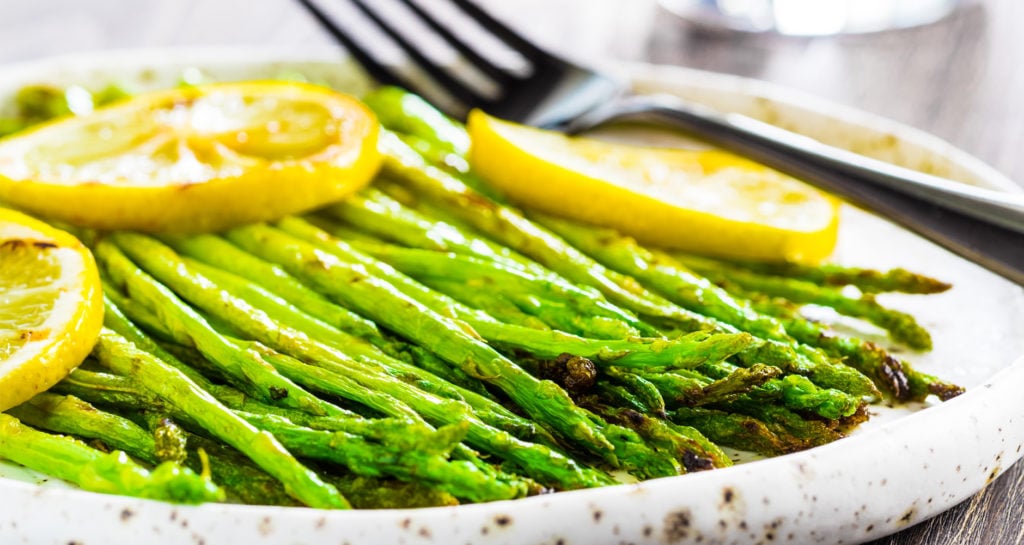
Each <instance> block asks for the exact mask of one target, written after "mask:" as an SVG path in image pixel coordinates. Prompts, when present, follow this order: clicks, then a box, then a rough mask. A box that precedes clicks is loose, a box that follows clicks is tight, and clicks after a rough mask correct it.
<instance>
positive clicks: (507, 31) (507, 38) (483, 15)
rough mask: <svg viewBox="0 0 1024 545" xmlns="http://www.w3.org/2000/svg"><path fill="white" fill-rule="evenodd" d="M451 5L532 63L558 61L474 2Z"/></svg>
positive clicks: (461, 0) (459, 1)
mask: <svg viewBox="0 0 1024 545" xmlns="http://www.w3.org/2000/svg"><path fill="white" fill-rule="evenodd" d="M451 3H453V4H455V5H456V6H459V8H461V9H462V11H463V12H464V13H465V14H466V15H468V16H469V17H470V18H471V19H473V20H475V21H476V22H477V24H479V25H480V26H482V27H484V28H485V29H486V30H488V31H490V33H491V34H494V35H495V36H497V37H498V38H500V39H501V41H503V42H505V44H506V45H508V46H509V47H511V48H512V49H514V50H516V51H517V52H518V53H519V54H520V55H522V56H524V57H526V58H527V59H529V60H530V61H532V62H534V63H536V62H545V61H546V62H551V61H555V60H556V59H555V58H554V57H553V56H551V54H550V53H548V52H547V51H544V50H543V49H541V48H539V47H537V46H536V45H533V43H532V42H530V40H527V39H526V38H524V37H523V36H522V35H521V34H519V33H518V32H516V31H514V30H512V29H511V28H509V27H508V26H505V24H504V23H502V22H501V21H499V20H497V19H495V18H494V16H492V15H491V14H490V13H487V12H486V11H484V10H483V9H482V8H480V7H479V6H477V5H476V3H474V2H473V1H472V0H451Z"/></svg>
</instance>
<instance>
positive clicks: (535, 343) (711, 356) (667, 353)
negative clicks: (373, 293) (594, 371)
mask: <svg viewBox="0 0 1024 545" xmlns="http://www.w3.org/2000/svg"><path fill="white" fill-rule="evenodd" d="M299 221H300V220H290V221H288V222H283V224H284V225H283V226H285V227H287V228H288V229H289V231H288V234H287V235H285V234H282V233H280V232H278V231H275V230H273V229H269V228H267V227H265V226H250V227H246V228H241V229H236V230H235V231H232V233H230V234H229V236H231V237H232V238H233V240H235V241H236V242H238V243H240V244H243V243H244V244H248V245H249V246H247V249H249V250H251V251H259V250H257V249H256V248H258V247H259V244H258V243H256V240H259V239H260V238H262V239H264V240H275V241H278V243H279V244H296V243H297V245H298V246H299V247H300V248H301V249H303V250H304V251H307V252H316V251H317V250H318V249H319V250H324V251H327V252H330V255H332V256H334V257H338V258H341V259H343V260H345V262H346V263H354V264H357V265H358V266H362V267H365V270H367V271H368V272H369V273H371V274H373V275H374V276H376V277H379V278H382V279H386V280H387V281H388V282H390V284H391V285H392V286H394V287H395V288H397V290H398V291H399V292H401V293H402V294H404V295H406V296H409V297H411V298H413V299H415V300H416V301H418V302H420V303H422V304H425V305H427V306H429V307H431V308H432V309H434V310H435V311H436V312H438V313H446V314H451V313H454V315H455V317H456V318H458V319H460V320H463V321H465V322H467V323H468V324H469V325H470V326H471V327H472V328H473V330H474V331H475V332H476V333H478V334H479V335H480V336H482V337H483V338H484V339H486V340H489V341H492V342H494V343H497V344H500V345H506V346H510V347H514V348H518V349H522V350H525V351H528V352H531V353H533V354H534V355H536V356H538V357H541V358H554V357H557V356H558V355H559V354H562V353H570V354H575V355H578V356H583V357H587V358H593V359H597V360H601V361H614V362H615V364H616V365H620V366H622V365H630V366H654V365H665V366H689V365H699V364H701V363H704V362H707V361H719V360H722V359H725V358H727V357H729V356H731V355H732V354H735V353H736V352H738V351H741V350H744V349H746V348H750V347H751V346H754V345H756V344H757V343H756V341H755V340H754V339H753V338H752V337H751V336H749V335H747V334H744V333H737V334H729V335H715V336H711V335H709V334H707V333H704V332H697V333H694V334H693V336H690V337H683V338H680V339H676V340H673V341H666V340H664V339H659V338H637V339H625V340H614V339H612V340H601V339H588V338H583V337H578V336H575V335H570V334H568V333H564V332H559V331H540V330H536V329H532V328H525V327H519V326H514V325H510V324H504V323H501V322H498V321H497V320H495V319H494V318H493V317H491V316H488V315H487V314H486V313H483V312H479V311H475V310H473V309H470V308H468V307H466V306H465V305H461V304H459V303H458V302H457V301H455V300H453V299H451V298H449V297H446V296H444V295H442V294H439V293H437V292H434V291H432V290H430V289H428V288H426V287H425V286H423V285H422V284H419V283H417V282H415V281H413V280H412V279H410V278H408V277H407V276H405V275H402V274H400V273H398V272H397V271H395V270H394V269H392V268H391V267H389V266H387V265H385V264H383V263H381V262H379V261H376V260H374V259H372V258H370V257H369V256H366V255H364V254H361V253H360V252H358V251H357V250H355V249H354V248H352V247H351V246H350V245H348V244H347V243H345V242H344V241H342V240H340V239H337V238H334V237H331V236H330V235H329V234H328V233H325V232H323V231H319V230H317V229H316V228H314V227H312V226H309V225H308V224H304V225H303V224H300V223H299ZM289 235H291V236H289ZM296 235H300V236H301V237H302V240H303V241H304V242H305V243H306V244H302V243H301V242H299V241H298V240H297V239H296V238H293V237H294V236H296ZM242 237H244V238H245V240H244V241H242V240H241V238H242Z"/></svg>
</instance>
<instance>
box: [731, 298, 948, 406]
mask: <svg viewBox="0 0 1024 545" xmlns="http://www.w3.org/2000/svg"><path fill="white" fill-rule="evenodd" d="M751 301H753V304H754V306H755V307H756V308H757V309H758V310H759V311H761V312H764V313H766V314H772V315H774V316H776V317H777V318H778V319H779V320H780V321H781V322H782V323H783V324H784V325H785V327H786V331H787V332H789V334H790V335H792V336H793V337H794V338H796V339H798V340H799V341H800V342H803V343H807V344H810V345H814V346H817V347H819V348H821V349H822V350H824V351H825V352H827V353H829V354H831V355H833V356H835V357H838V358H843V361H844V362H845V363H846V364H847V365H850V366H852V367H854V368H856V369H858V370H859V371H860V372H862V373H864V374H865V375H867V376H870V377H872V378H873V379H874V381H875V383H876V384H879V385H881V386H882V388H883V389H884V390H885V391H886V392H887V393H888V394H889V395H890V396H891V397H892V398H893V399H895V400H897V401H923V400H924V399H925V398H926V397H928V395H931V394H934V395H936V396H938V397H939V399H941V400H943V401H947V400H949V399H952V398H954V397H956V396H958V395H960V394H962V393H963V392H964V389H963V388H962V387H960V386H957V385H955V384H952V383H949V382H946V381H944V380H942V379H940V378H938V377H934V376H931V375H928V374H926V373H921V372H919V371H917V370H915V369H914V368H913V367H912V366H911V365H910V364H909V363H907V362H905V361H902V360H900V359H899V358H897V357H895V356H893V355H892V354H890V353H889V352H888V351H887V350H885V349H884V348H882V347H880V346H878V345H876V344H875V343H872V342H869V341H864V340H862V339H858V338H856V337H847V336H844V335H840V334H838V333H836V332H834V331H832V330H831V329H830V328H828V327H827V326H825V325H823V324H820V323H817V322H813V321H811V320H808V319H806V318H804V317H802V316H800V314H799V312H798V311H797V309H795V308H793V307H794V305H793V304H792V303H789V304H787V302H786V301H784V300H781V299H776V298H769V297H764V296H756V295H752V296H751Z"/></svg>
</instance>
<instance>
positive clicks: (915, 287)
mask: <svg viewBox="0 0 1024 545" xmlns="http://www.w3.org/2000/svg"><path fill="white" fill-rule="evenodd" d="M735 265H736V266H737V267H740V268H743V269H746V270H749V271H752V272H756V273H760V274H766V275H771V276H783V277H787V278H792V279H795V280H804V281H807V282H813V283H815V284H818V285H819V286H855V287H856V288H857V289H859V290H860V291H861V292H862V293H882V292H891V291H895V292H901V293H917V294H929V293H942V292H944V291H946V290H948V289H949V288H951V287H952V286H951V285H950V284H948V283H946V282H943V281H941V280H936V279H935V278H931V277H928V276H925V275H922V274H918V273H915V272H911V271H908V270H906V269H902V268H896V269H890V270H888V271H878V270H874V269H863V268H860V267H849V266H845V265H839V264H836V263H822V264H819V265H805V264H803V263H794V262H787V263H757V262H737V263H735Z"/></svg>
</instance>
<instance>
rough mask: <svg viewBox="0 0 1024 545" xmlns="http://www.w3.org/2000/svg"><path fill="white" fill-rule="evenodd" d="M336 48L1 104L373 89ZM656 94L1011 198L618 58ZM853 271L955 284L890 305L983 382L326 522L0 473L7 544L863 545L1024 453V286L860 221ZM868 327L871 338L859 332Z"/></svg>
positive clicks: (855, 226)
mask: <svg viewBox="0 0 1024 545" xmlns="http://www.w3.org/2000/svg"><path fill="white" fill-rule="evenodd" d="M337 59H338V54H337V53H334V52H328V53H320V54H316V55H308V56H305V57H302V58H294V57H293V58H282V57H281V56H280V55H277V56H275V55H273V54H264V53H254V52H252V51H237V50H236V51H224V50H190V51H174V52H169V51H136V52H117V53H105V54H99V55H88V56H77V57H73V58H60V59H53V60H46V61H41V62H34V63H30V64H25V65H19V66H10V67H6V68H3V69H0V103H4V102H6V99H8V98H9V97H10V95H11V93H13V92H14V90H16V89H17V88H19V87H20V86H22V85H24V84H27V83H36V82H49V83H55V84H59V85H68V84H81V85H84V86H86V87H89V86H100V85H103V84H105V83H107V82H110V81H121V82H127V83H130V84H132V85H136V86H139V87H160V86H167V85H172V84H174V83H175V82H176V81H177V80H178V79H179V78H180V75H181V73H182V71H183V70H184V69H186V68H188V67H195V68H198V69H200V70H202V71H204V72H206V73H207V74H209V75H211V76H213V77H214V78H216V79H221V80H231V79H249V78H260V77H273V76H276V75H278V74H280V73H281V72H282V71H285V70H288V71H299V72H303V73H305V74H307V75H309V76H310V77H312V78H314V79H317V80H323V81H326V82H329V83H331V84H334V85H336V86H338V87H342V88H348V89H350V90H352V91H354V92H359V91H360V90H361V89H363V88H364V87H365V82H364V81H363V80H362V79H361V78H359V77H358V76H357V75H355V72H354V71H353V70H351V67H345V66H342V65H341V64H340V63H339V62H338V61H337ZM611 69H612V70H615V71H617V72H619V73H621V74H623V75H624V76H626V77H628V78H630V79H632V80H633V81H634V82H635V84H636V87H637V88H638V89H641V90H645V91H662V92H671V93H676V94H679V95H681V96H684V97H686V98H688V99H691V100H695V101H699V102H704V103H707V104H709V105H711V106H714V107H718V108H722V109H726V110H730V111H738V112H743V113H746V114H748V115H752V116H754V117H758V118H761V119H763V120H766V121H769V122H772V123H776V124H779V125H781V126H783V127H786V128H789V129H792V130H795V131H798V132H802V133H805V134H808V135H810V136H812V137H814V138H817V139H819V140H823V141H825V142H828V143H831V144H834V145H838V146H842V147H846V148H849V149H852V150H855V151H859V152H861V153H865V154H868V155H871V156H875V157H878V158H881V159H885V160H889V161H892V162H895V163H899V164H901V165H904V166H908V167H911V168H917V169H921V170H925V171H928V172H932V173H935V174H939V175H945V176H948V177H951V178H954V179H957V180H960V181H963V182H966V183H972V184H978V185H983V186H988V187H995V188H1000V189H1006V190H1013V189H1015V188H1014V186H1013V184H1011V183H1010V182H1009V181H1008V180H1006V179H1004V178H1003V177H1002V176H1001V175H999V174H998V173H996V172H994V171H993V170H991V169H989V168H988V167H986V166H985V165H983V164H981V163H979V162H978V161H977V160H975V159H972V158H971V157H968V156H967V155H965V154H964V153H962V152H960V151H957V150H955V149H953V148H952V147H950V146H949V145H948V144H945V143H943V142H941V141H939V140H937V139H935V138H933V137H930V136H927V135H924V134H921V133H920V132H917V131H914V130H911V129H909V128H907V127H903V126H901V125H897V124H895V123H892V122H888V121H885V120H882V119H878V118H876V117H872V116H869V115H867V114H864V113H861V112H857V111H854V110H849V109H846V108H841V107H839V106H836V105H834V104H829V103H826V102H822V101H820V100H817V99H814V98H813V97H807V96H804V95H801V94H798V93H795V92H792V91H788V90H785V89H780V88H776V87H771V86H768V85H765V84H763V83H758V82H754V81H750V80H743V79H737V78H731V77H724V76H720V75H713V74H708V73H704V72H695V71H690V70H682V69H678V68H667V67H659V66H640V65H628V66H614V67H611ZM844 215H845V217H844V220H843V227H842V231H841V237H840V238H841V240H840V246H839V249H838V251H837V254H836V258H837V259H838V260H839V261H842V262H848V263H851V264H862V265H867V266H876V267H890V266H897V265H902V266H907V267H911V268H913V269H916V270H919V271H923V272H925V273H929V274H932V275H935V276H938V277H941V278H943V279H945V280H948V281H951V282H953V283H954V284H955V286H956V287H955V288H954V289H953V290H951V291H949V292H947V293H944V294H942V295H937V296H929V297H917V298H915V297H909V296H905V297H892V298H890V299H888V301H887V302H888V303H891V304H892V305H895V306H897V307H899V308H901V309H904V310H907V311H910V312H912V313H914V314H915V315H916V316H918V317H919V318H920V319H921V321H922V322H923V323H924V325H926V326H927V327H928V328H930V329H931V331H932V332H933V334H934V336H935V350H934V351H933V352H932V353H929V354H926V355H918V354H908V355H907V357H908V358H909V359H910V360H912V361H913V362H914V363H915V364H917V366H918V367H919V368H920V369H922V370H924V371H926V372H930V373H934V374H939V375H942V376H943V377H946V378H948V379H951V380H954V381H956V382H959V383H961V384H963V385H965V386H967V387H968V392H967V393H966V394H964V395H962V396H960V397H959V398H956V399H954V400H952V401H950V402H947V403H944V404H936V405H934V406H919V407H913V408H905V409H900V410H892V409H887V408H884V407H877V408H875V409H874V412H875V413H876V414H875V417H874V418H873V419H872V420H871V421H870V422H869V423H867V424H865V425H864V426H863V427H862V428H861V429H859V430H858V431H857V432H856V433H855V434H853V435H852V436H851V437H849V438H846V439H843V440H841V441H838V442H836V443H833V444H830V445H827V446H824V447H819V448H815V449H812V450H810V451H806V452H801V453H797V454H791V455H787V456H782V457H779V458H774V459H770V460H761V461H755V462H750V463H745V464H740V465H737V466H734V467H731V468H727V469H720V470H715V471H710V472H704V473H698V474H694V475H687V476H682V477H673V478H666V479H658V480H653V481H648V482H644V483H641V484H635V485H621V486H614V487H608V488H603V489H597V490H584V491H575V492H564V493H559V494H552V495H545V496H541V497H534V498H528V499H524V500H518V501H511V502H496V503H490V504H483V505H468V506H461V507H454V508H436V509H422V510H397V511H363V512H351V511H350V512H327V511H317V510H313V509H297V508H268V507H248V506H237V505H204V506H199V507H181V506H174V505H168V504H164V503H158V502H152V501H142V500H136V499H130V498H122V497H115V496H103V495H97V494H90V493H85V492H81V491H77V490H71V489H69V488H68V487H67V486H64V485H61V484H59V483H54V482H45V480H44V479H42V478H41V477H40V476H38V475H33V474H31V473H29V472H26V471H25V470H23V469H19V468H16V467H13V466H10V465H6V466H0V476H2V477H3V478H0V543H3V544H5V545H6V544H9V543H23V542H24V543H54V544H61V545H67V544H69V543H75V544H81V545H94V544H103V545H116V544H132V545H134V544H140V543H147V544H151V545H160V544H178V543H195V544H203V543H206V544H211V545H213V544H216V545H229V544H246V545H260V544H296V545H297V544H306V545H310V544H314V543H316V544H320V543H324V544H327V543H330V544H351V545H356V544H372V545H379V544H386V543H408V544H426V543H441V544H457V545H462V544H485V543H486V544H512V543H516V544H551V545H555V544H559V545H569V544H582V545H591V544H600V543H660V544H680V543H702V544H705V545H706V544H712V543H753V542H765V543H767V542H786V543H790V542H791V543H814V542H822V543H840V542H845V543H854V542H860V541H864V540H868V539H872V538H877V537H879V536H882V535H885V534H888V533H891V532H894V531H896V530H899V529H901V528H904V527H906V526H908V525H911V524H914V523H917V522H920V521H922V520H924V519H926V518H928V517H930V516H933V515H935V514H937V513H939V512H941V511H943V510H945V509H947V508H949V507H951V506H953V505H954V504H956V503H958V502H960V501H961V500H963V499H965V498H967V497H968V496H969V495H971V494H973V493H975V492H977V491H978V490H979V489H981V488H982V487H983V486H985V484H987V483H988V482H990V481H991V480H992V479H994V478H995V477H996V476H998V475H999V474H1000V473H1001V472H1002V471H1003V470H1004V469H1005V468H1007V467H1009V466H1010V465H1011V464H1012V463H1013V462H1014V461H1015V460H1017V458H1019V457H1020V456H1021V448H1022V446H1021V445H1022V443H1024V396H1022V395H1020V388H1021V385H1022V384H1024V362H1022V361H1021V360H1020V359H1019V356H1020V355H1021V354H1024V335H1021V334H1020V332H1021V331H1024V295H1022V293H1021V290H1020V289H1019V288H1017V287H1014V286H1012V285H1010V284H1009V283H1007V282H1005V281H1003V280H1001V279H999V278H998V277H996V276H994V275H992V274H989V273H987V272H985V271H983V270H981V269H979V268H977V267H975V266H973V265H971V264H969V263H966V262H964V261H962V260H960V259H957V258H955V257H953V256H951V255H949V254H947V253H945V252H944V251H942V250H940V249H938V248H937V247H935V246H933V245H931V244H929V243H926V242H924V241H922V240H921V239H919V238H916V237H914V236H912V235H910V234H908V233H906V232H904V231H902V230H900V229H898V228H896V227H893V226H892V225H890V224H888V223H885V222H882V221H880V220H877V219H874V218H872V217H870V216H868V215H866V214H863V213H860V212H857V211H856V210H853V209H847V210H844ZM859 334H862V335H872V334H873V333H872V332H871V331H860V332H859Z"/></svg>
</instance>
